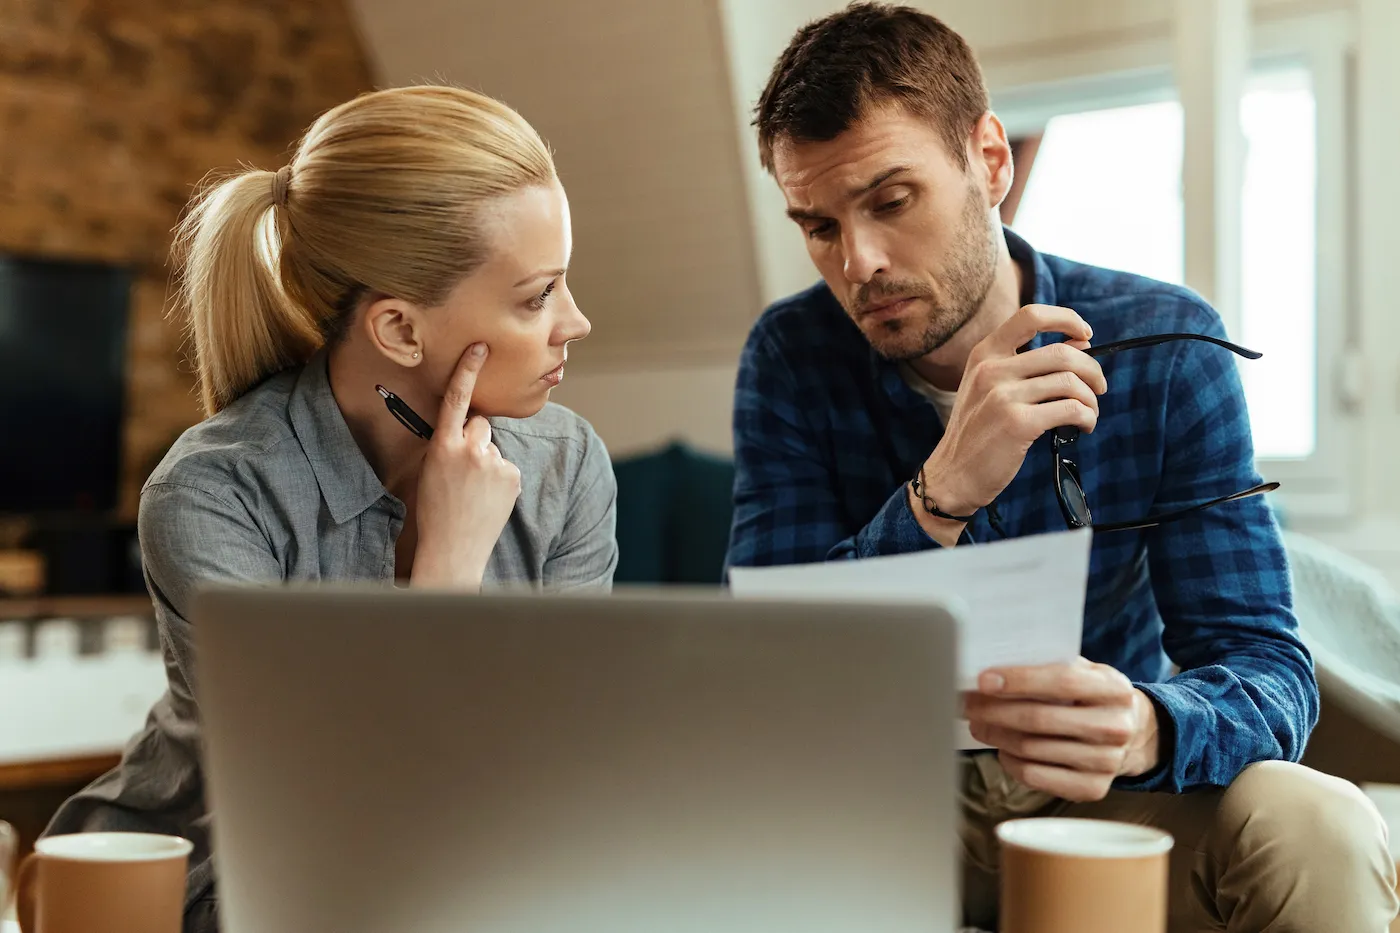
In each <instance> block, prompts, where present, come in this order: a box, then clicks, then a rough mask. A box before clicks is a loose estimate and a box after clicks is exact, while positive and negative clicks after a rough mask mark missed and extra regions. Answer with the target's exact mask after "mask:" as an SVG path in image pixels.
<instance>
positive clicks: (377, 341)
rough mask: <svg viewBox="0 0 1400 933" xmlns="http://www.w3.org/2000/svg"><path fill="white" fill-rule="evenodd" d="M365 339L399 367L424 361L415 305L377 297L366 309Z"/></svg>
mask: <svg viewBox="0 0 1400 933" xmlns="http://www.w3.org/2000/svg"><path fill="white" fill-rule="evenodd" d="M364 328H365V336H367V337H369V340H370V343H371V344H372V345H373V346H374V347H375V349H377V350H378V351H379V352H380V353H383V354H384V355H385V356H386V357H388V358H389V359H391V360H393V361H394V362H395V363H398V364H399V365H400V366H417V365H418V364H419V363H421V362H423V334H424V330H425V329H424V327H423V320H422V314H421V312H420V311H419V310H418V306H417V305H415V304H413V303H412V302H408V301H404V300H402V299H400V298H387V297H386V298H376V299H375V300H374V301H371V302H370V303H369V306H368V307H367V308H365V319H364Z"/></svg>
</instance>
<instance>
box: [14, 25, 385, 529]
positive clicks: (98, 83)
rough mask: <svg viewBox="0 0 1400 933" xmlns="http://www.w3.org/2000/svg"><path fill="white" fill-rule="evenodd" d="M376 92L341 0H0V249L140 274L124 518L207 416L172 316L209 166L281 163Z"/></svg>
mask: <svg viewBox="0 0 1400 933" xmlns="http://www.w3.org/2000/svg"><path fill="white" fill-rule="evenodd" d="M370 87H371V77H370V73H369V68H368V66H367V64H366V60H365V57H364V54H363V52H362V49H361V47H360V43H359V40H358V38H357V36H356V34H355V31H354V27H353V25H352V23H351V20H350V18H349V15H348V13H347V11H346V9H345V7H344V4H343V2H342V0H0V252H10V253H21V254H29V255H40V256H55V257H69V258H88V259H100V260H107V261H113V262H120V263H128V264H131V265H134V266H136V267H137V268H138V269H139V270H140V277H139V280H138V284H137V285H136V287H135V289H134V291H133V295H132V309H131V326H130V336H129V346H128V360H129V366H128V370H127V389H126V392H127V395H126V410H127V420H126V426H125V431H124V437H125V467H124V470H123V477H122V490H123V492H122V511H123V513H124V514H125V515H128V516H130V515H134V513H135V505H136V493H137V491H138V490H139V488H140V484H141V481H142V480H143V479H144V478H145V476H146V472H147V471H148V470H149V468H150V467H151V466H153V465H154V460H155V458H157V457H159V456H160V454H161V452H163V450H164V449H165V447H166V446H167V445H168V444H169V442H170V441H171V440H173V439H174V437H175V436H176V435H178V434H179V432H180V431H182V430H183V429H184V428H186V427H188V426H189V425H191V424H193V423H194V422H195V421H196V420H198V418H199V409H198V405H197V401H196V396H195V394H194V387H193V379H192V376H191V374H190V371H189V366H188V364H187V363H186V362H185V358H184V355H183V353H182V348H181V335H180V333H179V329H178V326H177V325H176V324H175V323H174V322H172V321H168V320H166V319H165V315H164V311H165V308H166V305H167V294H168V290H167V285H168V282H169V279H170V270H169V268H168V267H167V265H166V260H167V254H168V251H169V247H170V230H171V228H172V227H173V226H174V224H175V223H176V221H177V219H178V217H179V213H180V210H181V208H182V207H183V206H184V205H185V203H186V201H187V200H188V198H189V196H190V194H191V192H192V190H193V187H194V185H195V184H196V183H197V182H198V181H199V179H200V178H201V177H203V176H204V175H205V173H207V172H208V171H210V170H211V169H216V168H231V167H234V166H236V165H238V164H239V163H250V164H252V165H255V166H257V167H259V168H269V169H275V168H277V167H278V166H280V165H282V164H283V163H284V162H285V161H286V160H287V153H288V151H289V149H290V147H291V145H292V144H294V143H295V141H296V139H297V137H298V136H299V135H300V133H301V131H302V130H304V129H305V128H306V126H307V125H308V124H310V122H311V121H312V120H313V119H314V118H315V117H316V115H317V114H319V113H320V112H322V111H323V110H325V109H327V108H328V107H331V106H333V105H334V104H337V103H339V102H340V101H342V100H345V99H347V98H350V97H352V96H354V95H355V94H357V93H359V92H361V91H364V90H367V89H369V88H370Z"/></svg>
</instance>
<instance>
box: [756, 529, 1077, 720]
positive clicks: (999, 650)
mask: <svg viewBox="0 0 1400 933" xmlns="http://www.w3.org/2000/svg"><path fill="white" fill-rule="evenodd" d="M1092 536H1093V532H1092V531H1090V530H1089V529H1088V528H1081V529H1076V530H1074V531H1065V532H1056V533H1052V534H1043V535H1033V536H1030V537H1026V538H1012V539H1010V540H1007V541H996V542H991V543H988V544H976V545H972V546H963V547H956V548H944V549H935V550H931V551H921V552H919V553H917V554H900V555H897V556H892V557H874V558H867V559H865V560H850V561H829V562H826V563H819V564H795V565H791V566H785V567H733V568H730V571H729V585H730V590H731V592H732V593H733V594H734V596H736V597H737V598H740V599H743V598H750V597H759V598H763V597H767V598H783V599H809V600H817V601H825V600H833V599H840V600H851V601H857V602H859V601H867V600H883V601H896V602H906V603H908V602H915V603H917V602H925V601H927V602H934V601H947V602H949V603H952V604H953V605H955V606H956V607H957V609H958V610H960V615H961V616H962V619H963V623H964V624H963V626H962V629H961V631H960V632H959V638H958V689H959V690H971V689H974V688H975V687H976V685H977V675H978V674H980V673H981V672H982V671H984V670H986V669H988V668H990V667H1009V666H1019V665H1028V664H1053V663H1057V662H1063V661H1071V660H1073V659H1074V658H1076V657H1078V656H1079V649H1080V645H1081V642H1082V640H1083V629H1084V592H1085V587H1086V586H1087V584H1088V579H1089V545H1090V543H1091V541H1092ZM959 734H960V736H961V738H960V742H959V747H960V748H975V747H979V743H977V742H976V741H974V740H973V739H972V737H971V736H970V735H968V734H967V733H966V730H965V728H964V729H960V730H959Z"/></svg>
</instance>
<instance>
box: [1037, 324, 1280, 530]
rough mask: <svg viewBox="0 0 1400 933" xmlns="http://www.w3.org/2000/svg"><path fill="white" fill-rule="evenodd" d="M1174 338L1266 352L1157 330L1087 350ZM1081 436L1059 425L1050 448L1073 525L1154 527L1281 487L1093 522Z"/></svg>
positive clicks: (1243, 352) (1110, 350) (1248, 354)
mask: <svg viewBox="0 0 1400 933" xmlns="http://www.w3.org/2000/svg"><path fill="white" fill-rule="evenodd" d="M1173 340H1203V341H1205V342H1206V343H1213V344H1215V345H1216V346H1218V347H1224V348H1225V349H1226V350H1229V351H1230V352H1231V353H1236V354H1238V355H1240V356H1242V357H1244V358H1245V359H1248V360H1257V359H1259V358H1260V357H1261V356H1263V355H1264V354H1262V353H1259V352H1258V351H1255V350H1247V349H1245V348H1244V347H1241V346H1239V345H1237V344H1233V343H1230V342H1229V341H1227V340H1221V339H1219V338H1217V337H1209V336H1207V335H1205V334H1154V335H1152V336H1148V337H1132V338H1130V339H1128V340H1118V341H1115V342H1113V343H1105V344H1102V345H1100V346H1097V347H1090V348H1089V349H1087V350H1085V351H1084V352H1085V353H1087V354H1088V355H1090V356H1093V357H1101V356H1110V355H1112V354H1114V353H1117V352H1119V351H1120V350H1136V349H1138V348H1139V347H1155V346H1157V345H1158V344H1162V343H1167V342H1169V341H1173ZM1078 439H1079V429H1078V428H1076V427H1072V426H1071V427H1062V428H1056V429H1055V433H1054V435H1053V437H1052V440H1051V449H1052V451H1053V453H1054V456H1055V496H1056V498H1058V499H1059V500H1060V511H1061V512H1062V513H1063V514H1064V517H1065V523H1066V524H1067V525H1069V527H1071V528H1093V529H1094V531H1096V532H1102V531H1133V530H1134V529H1138V528H1151V527H1153V526H1154V525H1161V524H1164V523H1166V522H1172V521H1176V520H1177V519H1180V518H1185V517H1186V516H1188V515H1194V514H1195V513H1196V512H1200V511H1203V510H1204V509H1209V508H1214V507H1215V506H1217V505H1221V504H1223V503H1225V502H1233V501H1235V500H1236V499H1247V498H1249V497H1250V496H1257V495H1260V494H1262V493H1266V492H1273V491H1274V490H1275V489H1277V488H1278V486H1279V484H1278V483H1260V484H1259V485H1258V486H1251V487H1250V488H1249V489H1244V490H1241V491H1240V492H1235V493H1231V494H1230V495H1228V496H1220V497H1219V498H1216V499H1208V500H1206V501H1205V502H1198V503H1196V504H1195V505H1189V506H1187V507H1186V508H1183V509H1173V510H1172V511H1170V512H1162V513H1159V514H1157V515H1149V516H1148V517H1147V518H1143V519H1139V520H1138V521H1131V522H1109V523H1105V524H1098V525H1096V524H1094V519H1093V515H1092V513H1090V511H1089V503H1088V502H1087V501H1086V500H1085V498H1084V484H1083V482H1082V481H1081V480H1080V478H1079V465H1078V464H1076V463H1075V462H1074V444H1075V442H1076V441H1077V440H1078Z"/></svg>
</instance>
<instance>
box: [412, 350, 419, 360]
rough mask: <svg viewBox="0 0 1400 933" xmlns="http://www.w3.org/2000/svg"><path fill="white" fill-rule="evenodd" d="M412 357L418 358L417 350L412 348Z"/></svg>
mask: <svg viewBox="0 0 1400 933" xmlns="http://www.w3.org/2000/svg"><path fill="white" fill-rule="evenodd" d="M413 358H414V359H415V360H416V359H418V351H417V350H414V351H413Z"/></svg>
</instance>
